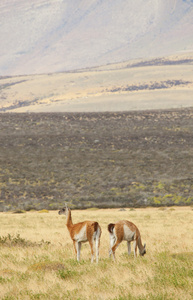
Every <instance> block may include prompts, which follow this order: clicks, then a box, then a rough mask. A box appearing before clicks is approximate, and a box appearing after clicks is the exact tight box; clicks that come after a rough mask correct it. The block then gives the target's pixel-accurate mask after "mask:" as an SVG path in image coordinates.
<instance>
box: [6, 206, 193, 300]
mask: <svg viewBox="0 0 193 300" xmlns="http://www.w3.org/2000/svg"><path fill="white" fill-rule="evenodd" d="M72 219H73V222H74V223H76V222H79V221H83V220H88V219H90V220H96V221H98V222H99V224H100V225H101V227H102V236H101V247H100V261H99V264H96V263H93V264H91V263H90V248H89V245H88V243H86V244H84V245H82V250H81V262H80V263H78V262H77V261H76V258H75V253H74V249H73V243H72V241H71V239H70V237H69V233H68V231H67V228H66V226H65V223H66V220H65V216H60V215H58V213H57V211H47V212H46V211H43V212H37V211H34V212H33V211H30V212H26V213H21V214H13V213H11V212H8V213H0V228H1V230H0V255H1V260H0V299H4V300H5V299H6V300H8V299H73V300H76V299H95V300H99V299H101V300H102V299H114V300H115V299H117V300H118V299H119V300H124V299H186V300H188V299H192V298H193V285H192V279H193V252H192V241H193V222H192V220H193V209H192V207H171V208H166V209H163V208H162V209H159V208H146V209H129V208H127V209H126V210H125V211H120V210H119V209H96V210H95V209H87V210H82V211H81V210H79V211H78V210H72ZM121 219H127V220H130V221H132V222H133V223H135V224H136V225H137V226H138V228H139V230H140V232H141V236H142V242H143V243H144V242H146V245H147V254H146V255H145V256H144V257H139V256H138V257H137V258H136V259H134V256H133V248H132V254H131V256H130V257H128V255H127V245H126V242H123V243H122V244H121V245H120V246H119V248H118V249H117V251H116V258H117V261H116V262H115V263H114V262H113V261H112V259H109V257H108V250H109V235H108V231H107V224H108V223H110V222H115V221H117V220H121Z"/></svg>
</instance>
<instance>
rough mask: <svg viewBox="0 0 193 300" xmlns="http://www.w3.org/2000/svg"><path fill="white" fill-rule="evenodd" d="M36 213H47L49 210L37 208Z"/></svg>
mask: <svg viewBox="0 0 193 300" xmlns="http://www.w3.org/2000/svg"><path fill="white" fill-rule="evenodd" d="M38 213H40V214H42V213H46V214H47V213H49V210H47V209H41V210H39V211H38Z"/></svg>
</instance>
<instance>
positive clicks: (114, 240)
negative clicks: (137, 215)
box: [108, 221, 146, 260]
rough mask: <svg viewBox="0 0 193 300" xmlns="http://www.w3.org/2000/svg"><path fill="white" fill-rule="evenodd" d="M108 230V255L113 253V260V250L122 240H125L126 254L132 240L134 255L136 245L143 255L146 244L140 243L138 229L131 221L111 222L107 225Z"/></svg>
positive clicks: (135, 254)
mask: <svg viewBox="0 0 193 300" xmlns="http://www.w3.org/2000/svg"><path fill="white" fill-rule="evenodd" d="M108 231H109V235H110V250H109V256H111V254H113V259H114V260H115V250H116V248H117V247H118V246H119V244H120V243H121V242H122V241H127V248H128V254H130V253H131V245H130V243H131V242H132V241H133V242H134V256H137V247H138V248H139V254H140V255H142V256H143V255H144V254H145V253H146V244H144V246H143V245H142V242H141V235H140V232H139V229H138V228H137V226H136V225H135V224H133V223H132V222H129V221H119V222H117V223H115V224H112V223H111V224H109V225H108Z"/></svg>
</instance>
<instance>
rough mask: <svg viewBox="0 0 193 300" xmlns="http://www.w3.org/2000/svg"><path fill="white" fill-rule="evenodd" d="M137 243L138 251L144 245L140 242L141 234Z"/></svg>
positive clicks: (141, 249)
mask: <svg viewBox="0 0 193 300" xmlns="http://www.w3.org/2000/svg"><path fill="white" fill-rule="evenodd" d="M137 244H138V248H139V250H140V252H142V251H143V249H144V246H143V244H142V242H141V236H139V238H138V241H137Z"/></svg>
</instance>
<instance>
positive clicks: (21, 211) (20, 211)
mask: <svg viewBox="0 0 193 300" xmlns="http://www.w3.org/2000/svg"><path fill="white" fill-rule="evenodd" d="M24 213H26V211H25V210H22V209H17V210H15V211H13V214H24Z"/></svg>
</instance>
